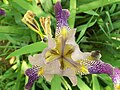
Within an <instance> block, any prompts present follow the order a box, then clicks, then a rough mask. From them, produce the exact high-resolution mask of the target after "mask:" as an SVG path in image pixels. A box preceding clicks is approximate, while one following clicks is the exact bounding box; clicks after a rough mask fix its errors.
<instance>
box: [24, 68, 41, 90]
mask: <svg viewBox="0 0 120 90" xmlns="http://www.w3.org/2000/svg"><path fill="white" fill-rule="evenodd" d="M37 72H38V70H37V69H34V68H29V69H27V70H26V71H25V74H26V75H27V76H28V77H29V79H28V83H27V84H26V85H25V88H26V89H27V90H29V89H30V88H31V87H32V85H33V83H34V81H35V80H37V79H38V78H39V76H38V74H37Z"/></svg>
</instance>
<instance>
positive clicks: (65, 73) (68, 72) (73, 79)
mask: <svg viewBox="0 0 120 90" xmlns="http://www.w3.org/2000/svg"><path fill="white" fill-rule="evenodd" d="M62 75H63V76H66V77H68V78H69V79H70V81H71V82H72V84H73V86H75V85H77V77H76V73H75V71H74V70H72V69H71V68H67V69H66V70H64V71H63V74H62Z"/></svg>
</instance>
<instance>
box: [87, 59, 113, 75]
mask: <svg viewBox="0 0 120 90" xmlns="http://www.w3.org/2000/svg"><path fill="white" fill-rule="evenodd" d="M88 70H89V72H90V73H91V74H102V73H104V74H108V75H112V74H113V67H112V66H111V65H110V64H108V63H104V62H102V61H101V60H97V61H95V62H94V63H93V64H91V66H90V67H89V68H88Z"/></svg>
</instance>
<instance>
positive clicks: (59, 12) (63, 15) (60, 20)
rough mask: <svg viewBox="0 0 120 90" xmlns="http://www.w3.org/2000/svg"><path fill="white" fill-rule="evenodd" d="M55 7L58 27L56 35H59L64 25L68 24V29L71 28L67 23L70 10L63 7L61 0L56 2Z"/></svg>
mask: <svg viewBox="0 0 120 90" xmlns="http://www.w3.org/2000/svg"><path fill="white" fill-rule="evenodd" d="M54 9H55V16H56V19H57V27H56V35H57V34H59V33H60V30H61V28H62V27H63V26H66V27H67V30H69V29H70V28H69V26H68V23H67V20H68V17H69V15H70V12H69V11H68V10H67V9H62V6H61V3H60V2H59V1H58V2H57V3H56V4H55V6H54Z"/></svg>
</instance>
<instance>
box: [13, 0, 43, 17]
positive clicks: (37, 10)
mask: <svg viewBox="0 0 120 90" xmlns="http://www.w3.org/2000/svg"><path fill="white" fill-rule="evenodd" d="M15 3H17V4H18V5H19V6H21V7H22V8H24V9H25V10H31V11H33V12H34V13H35V14H36V16H38V17H40V16H42V15H45V12H43V10H42V9H41V8H39V7H38V6H37V5H36V6H33V5H31V4H29V3H27V2H26V1H25V0H15Z"/></svg>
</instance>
